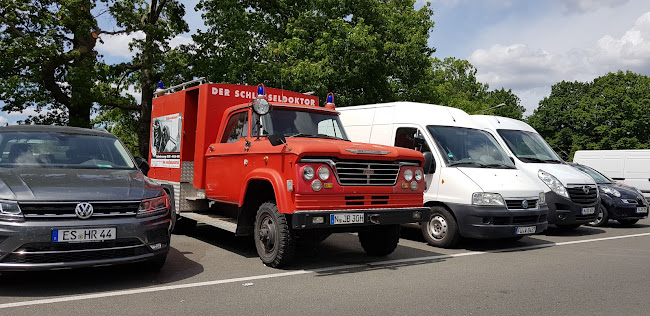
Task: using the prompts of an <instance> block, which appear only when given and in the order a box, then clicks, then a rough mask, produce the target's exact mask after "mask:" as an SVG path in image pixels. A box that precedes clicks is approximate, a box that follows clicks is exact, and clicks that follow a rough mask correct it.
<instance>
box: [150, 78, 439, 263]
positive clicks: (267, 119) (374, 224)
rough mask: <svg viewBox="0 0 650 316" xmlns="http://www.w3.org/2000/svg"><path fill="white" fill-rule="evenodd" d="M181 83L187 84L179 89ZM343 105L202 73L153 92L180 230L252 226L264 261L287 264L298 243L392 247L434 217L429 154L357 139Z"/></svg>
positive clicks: (159, 153)
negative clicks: (343, 235) (338, 236)
mask: <svg viewBox="0 0 650 316" xmlns="http://www.w3.org/2000/svg"><path fill="white" fill-rule="evenodd" d="M173 89H178V91H175V92H172V90H173ZM338 114H339V113H338V112H337V111H336V110H335V108H334V103H333V97H332V95H331V94H330V95H329V96H328V103H327V105H326V106H325V107H320V106H319V104H318V98H316V97H314V96H310V95H306V94H301V93H296V92H291V91H284V90H279V89H270V88H269V89H265V88H264V86H262V85H260V86H258V87H254V86H242V85H231V84H212V83H201V82H198V83H196V84H195V85H194V86H191V84H190V83H186V84H183V85H181V86H180V87H178V86H177V87H174V88H170V89H168V90H164V91H160V94H159V96H158V97H156V98H155V99H154V100H153V109H152V124H151V135H152V137H151V150H150V156H149V167H150V170H149V172H148V176H149V177H150V178H153V179H156V180H157V181H158V182H160V183H161V184H162V185H163V186H164V187H165V189H166V190H167V192H168V194H169V196H170V197H171V198H172V199H173V203H172V204H173V206H174V209H175V212H174V213H175V214H176V218H177V220H176V222H175V225H176V229H177V230H185V231H187V230H189V229H191V228H193V227H194V226H196V223H197V222H200V223H205V224H209V225H212V226H216V227H219V228H222V229H225V230H228V231H231V232H233V233H235V234H237V235H242V236H245V235H253V237H254V240H255V245H256V248H257V252H258V254H259V256H260V258H261V259H262V261H263V262H264V263H265V264H266V265H268V266H271V267H281V266H283V265H285V264H287V263H288V262H290V261H291V260H292V257H293V256H294V252H295V247H296V242H297V241H298V240H301V239H305V240H307V241H316V242H319V241H322V240H324V239H325V238H326V237H327V236H329V234H331V233H336V232H358V236H359V241H360V242H361V245H362V247H363V249H364V250H365V251H366V252H367V253H368V254H370V255H375V256H385V255H388V254H390V253H392V252H393V250H395V248H396V247H397V243H398V241H399V229H400V226H399V225H400V224H404V223H417V222H420V221H422V220H426V219H427V218H428V216H429V212H430V211H429V209H428V208H423V207H422V205H423V204H422V203H423V201H422V195H423V191H424V187H425V182H424V177H423V166H424V158H423V156H422V154H420V153H419V152H417V151H414V150H409V149H404V148H396V147H387V146H379V145H371V144H361V143H353V142H350V141H349V140H348V139H347V136H346V134H345V130H344V129H343V126H342V125H341V122H340V121H339V117H338Z"/></svg>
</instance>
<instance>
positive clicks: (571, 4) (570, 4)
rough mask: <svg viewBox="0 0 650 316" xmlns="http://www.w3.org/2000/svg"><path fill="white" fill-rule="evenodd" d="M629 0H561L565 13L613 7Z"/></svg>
mask: <svg viewBox="0 0 650 316" xmlns="http://www.w3.org/2000/svg"><path fill="white" fill-rule="evenodd" d="M628 1H629V0H562V1H561V2H562V3H563V4H564V6H565V9H566V12H567V13H584V12H592V11H597V10H599V9H601V8H605V7H608V8H615V7H618V6H622V5H624V4H626V3H627V2H628Z"/></svg>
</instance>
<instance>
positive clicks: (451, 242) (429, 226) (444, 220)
mask: <svg viewBox="0 0 650 316" xmlns="http://www.w3.org/2000/svg"><path fill="white" fill-rule="evenodd" d="M420 226H421V229H422V236H423V237H424V240H426V241H427V243H428V244H429V245H431V246H434V247H440V248H454V247H455V246H456V245H458V242H460V239H461V236H460V231H459V230H458V223H457V222H456V218H454V216H453V215H451V213H450V212H449V211H448V210H447V209H446V208H444V207H442V206H432V207H431V217H430V218H429V220H428V221H423V222H422V224H420Z"/></svg>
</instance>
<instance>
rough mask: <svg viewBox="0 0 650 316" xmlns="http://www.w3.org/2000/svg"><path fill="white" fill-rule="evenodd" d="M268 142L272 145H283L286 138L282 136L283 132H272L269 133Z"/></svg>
mask: <svg viewBox="0 0 650 316" xmlns="http://www.w3.org/2000/svg"><path fill="white" fill-rule="evenodd" d="M269 142H270V143H271V145H272V146H279V145H284V144H286V143H287V139H286V138H284V135H283V134H274V135H269Z"/></svg>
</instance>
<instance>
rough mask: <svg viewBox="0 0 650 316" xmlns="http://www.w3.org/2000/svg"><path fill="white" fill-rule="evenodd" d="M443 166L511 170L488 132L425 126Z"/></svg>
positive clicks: (503, 153) (511, 166) (510, 163)
mask: <svg viewBox="0 0 650 316" xmlns="http://www.w3.org/2000/svg"><path fill="white" fill-rule="evenodd" d="M427 129H428V130H429V133H431V136H432V137H433V139H434V140H435V142H436V145H437V146H438V148H439V149H440V152H441V153H442V156H443V158H444V159H445V162H446V163H447V166H450V167H451V166H456V167H471V168H500V169H514V168H515V165H514V164H513V163H512V161H511V160H510V158H509V157H508V155H507V154H506V152H505V151H504V150H503V148H501V146H499V144H498V143H497V141H496V140H495V139H494V137H493V136H492V135H490V134H489V133H488V132H485V131H482V130H478V129H473V128H463V127H451V126H433V125H429V126H427Z"/></svg>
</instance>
